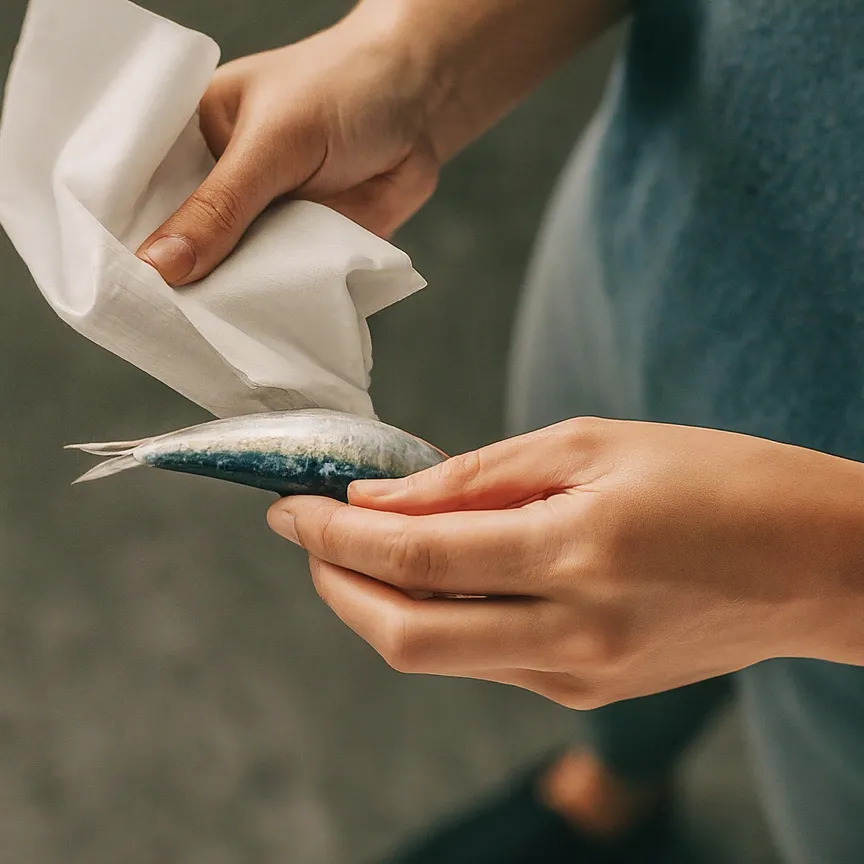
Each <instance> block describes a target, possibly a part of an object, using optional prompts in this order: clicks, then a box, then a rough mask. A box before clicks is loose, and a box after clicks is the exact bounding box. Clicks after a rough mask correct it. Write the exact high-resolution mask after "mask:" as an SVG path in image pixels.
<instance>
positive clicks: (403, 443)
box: [66, 410, 447, 501]
mask: <svg viewBox="0 0 864 864" xmlns="http://www.w3.org/2000/svg"><path fill="white" fill-rule="evenodd" d="M66 449H68V450H82V451H84V452H85V453H92V454H93V455H96V456H109V457H112V458H110V459H108V460H106V461H105V462H102V463H100V464H99V465H97V466H96V467H95V468H92V469H91V470H90V471H88V472H87V473H86V474H83V475H82V476H81V477H79V478H78V479H77V480H76V481H75V483H84V482H87V481H89V480H99V479H101V478H103V477H110V476H111V475H113V474H119V473H120V472H121V471H126V470H128V469H130V468H136V467H138V466H139V465H148V466H150V467H153V468H162V469H164V470H167V471H179V472H182V473H185V474H199V475H202V476H205V477H214V478H216V479H219V480H227V481H228V482H231V483H239V484H241V485H244V486H253V487H255V488H258V489H265V490H267V491H270V492H275V493H276V494H278V495H283V496H284V495H322V496H325V497H328V498H335V499H337V500H340V501H346V500H347V497H348V486H349V484H350V483H351V482H352V481H354V480H367V479H385V478H396V477H406V476H408V475H409V474H415V473H416V472H418V471H422V470H424V469H425V468H431V467H432V466H433V465H436V464H438V463H439V462H443V461H444V460H445V459H446V458H447V456H446V455H445V454H444V453H442V452H441V451H440V450H439V449H438V448H437V447H433V446H432V445H431V444H427V443H426V442H425V441H421V440H420V439H419V438H416V437H414V436H413V435H410V434H409V433H408V432H404V431H402V430H401V429H396V428H395V427H393V426H388V425H387V424H385V423H381V422H379V421H377V420H370V419H367V418H364V417H355V416H353V415H350V414H343V413H341V412H338V411H325V410H301V411H277V412H273V413H267V414H249V415H245V416H242V417H235V418H232V419H228V420H213V421H210V422H209V423H202V424H200V425H198V426H191V427H189V428H187V429H180V430H178V431H176V432H169V433H167V434H165V435H156V436H154V437H152V438H143V439H141V440H140V441H115V442H111V443H104V444H70V445H68V446H67V448H66Z"/></svg>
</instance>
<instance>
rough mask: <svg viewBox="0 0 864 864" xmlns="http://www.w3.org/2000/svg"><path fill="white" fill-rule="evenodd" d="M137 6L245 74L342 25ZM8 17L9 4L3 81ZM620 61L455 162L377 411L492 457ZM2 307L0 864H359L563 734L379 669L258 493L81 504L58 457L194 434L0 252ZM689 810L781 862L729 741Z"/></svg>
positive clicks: (165, 484) (279, 13)
mask: <svg viewBox="0 0 864 864" xmlns="http://www.w3.org/2000/svg"><path fill="white" fill-rule="evenodd" d="M146 5H148V6H150V7H151V8H153V9H154V10H156V11H158V12H162V13H164V14H169V15H171V16H172V17H174V18H175V19H178V20H181V21H182V22H183V23H186V24H189V25H191V26H194V27H197V28H199V29H203V30H206V31H207V32H209V33H210V34H212V35H213V36H214V37H216V39H217V40H218V41H219V42H220V43H221V44H222V45H223V46H224V49H225V55H226V57H232V56H236V55H238V54H241V53H247V52H250V51H254V50H258V49H262V48H265V47H270V46H272V45H275V44H277V43H279V42H282V41H289V40H292V39H294V38H297V37H299V36H301V35H303V34H305V33H308V32H310V31H311V30H313V29H315V28H317V27H320V26H322V25H325V24H327V23H328V22H330V21H332V20H333V19H334V18H335V16H337V15H338V14H339V13H340V12H342V11H344V10H345V9H346V8H347V6H348V5H349V3H348V2H347V0H326V2H325V0H294V2H292V3H284V2H277V0H257V2H256V0H246V2H239V0H227V2H222V3H219V4H212V3H210V2H204V0H150V2H148V3H146ZM23 8H24V2H23V0H4V2H3V4H2V5H0V67H2V69H3V74H4V75H5V69H6V68H7V67H8V62H9V60H10V57H11V52H12V48H13V45H14V42H15V39H16V37H17V33H18V27H19V23H20V19H21V16H22V14H23ZM82 50H93V48H92V46H83V45H82ZM611 50H612V43H610V44H608V45H602V46H599V47H598V48H597V49H595V50H593V51H592V52H589V54H588V55H587V56H586V57H585V58H584V59H582V60H581V61H580V62H578V63H575V64H574V65H572V66H571V67H570V68H569V69H567V70H565V71H564V72H563V73H562V74H561V75H559V76H557V77H556V79H555V80H554V81H552V82H550V83H549V84H548V85H547V86H546V87H544V89H543V90H542V91H541V92H540V93H538V94H537V95H536V97H535V98H533V99H532V100H531V101H530V102H529V103H528V104H527V105H525V106H524V107H523V108H522V109H521V110H519V111H518V112H517V113H516V114H515V115H513V116H512V117H510V118H509V119H508V120H507V121H506V122H505V123H504V124H502V126H501V127H500V128H499V129H498V130H497V131H496V132H495V133H494V134H492V135H490V136H489V137H488V138H487V139H485V140H484V141H483V142H481V143H480V144H479V145H477V146H476V147H474V148H473V149H472V150H470V151H468V152H467V153H465V154H464V155H462V156H461V157H460V158H459V159H458V160H457V161H456V162H455V164H453V165H452V167H450V168H449V169H448V170H447V172H446V173H445V176H444V178H443V182H442V185H441V189H440V191H439V193H438V195H437V198H436V199H435V201H434V202H433V203H432V204H431V205H430V206H429V207H428V208H427V209H426V210H425V211H424V212H423V213H422V214H421V215H420V216H419V217H417V218H416V219H415V220H414V221H413V223H412V224H411V225H410V226H409V227H408V228H407V229H406V230H404V232H403V233H402V234H401V236H400V238H399V242H400V244H401V245H402V246H404V247H405V248H406V249H407V250H408V251H409V252H410V253H411V254H412V256H413V257H414V259H415V261H416V264H417V266H418V268H419V269H420V270H421V271H422V272H423V273H424V274H425V275H426V276H427V278H428V279H429V281H430V287H429V288H428V290H426V291H425V292H423V293H422V294H421V295H419V296H417V297H415V298H412V299H410V300H409V301H407V302H405V303H404V304H402V305H400V306H399V307H397V308H395V309H393V310H389V311H387V312H385V313H382V314H381V315H380V316H379V317H378V318H377V319H376V320H374V322H373V332H374V337H375V340H376V341H375V347H376V373H375V385H374V391H375V396H376V400H377V407H378V409H379V411H380V413H381V415H382V416H383V417H385V418H386V419H388V420H390V421H392V422H395V423H397V424H400V425H403V426H405V427H407V428H409V429H412V430H414V431H416V432H418V433H420V434H422V435H424V436H426V437H428V438H430V439H431V440H434V441H436V442H437V443H439V444H440V445H441V446H443V447H444V448H445V449H448V450H450V451H451V452H455V451H459V450H464V449H467V448H470V447H473V446H476V445H479V444H482V443H485V442H487V441H490V440H492V439H495V438H496V437H498V436H499V435H500V419H499V418H500V415H501V400H502V381H503V360H504V357H505V351H506V346H507V341H508V333H509V326H510V320H511V316H512V309H513V305H514V300H515V298H516V295H517V291H518V288H519V283H520V279H521V275H522V272H523V269H524V265H525V260H526V256H527V254H528V251H529V248H530V243H531V239H532V236H533V233H534V231H535V229H536V225H537V222H538V219H539V217H540V214H541V210H542V206H543V202H544V200H545V198H546V195H547V193H548V192H549V190H550V187H551V184H552V183H553V180H554V177H555V174H556V172H557V170H558V168H559V166H560V164H561V162H562V160H563V158H564V156H565V154H566V153H567V151H568V149H569V148H570V146H571V144H572V142H573V140H574V139H575V137H576V136H577V135H578V133H579V130H580V128H581V127H582V126H583V124H584V122H585V120H586V118H587V117H588V115H589V113H590V111H591V109H592V106H593V105H594V104H595V101H596V98H597V95H598V90H599V87H600V85H601V83H602V78H603V74H604V70H605V68H606V63H607V60H608V58H609V55H610V52H611ZM0 284H2V294H0V309H2V313H0V358H2V359H0V405H2V412H3V414H2V417H3V420H2V424H0V438H2V454H3V458H2V468H0V503H2V518H0V597H2V603H0V862H2V864H25V862H26V864H55V862H57V864H59V862H65V864H76V862H81V864H85V862H86V864H139V862H141V864H144V862H147V864H152V862H154V861H166V862H169V861H170V862H177V864H204V862H206V864H222V862H226V864H228V862H231V864H234V862H270V861H274V862H275V861H284V862H290V864H361V862H366V861H374V860H376V856H380V855H381V854H382V853H383V851H384V850H386V849H388V848H390V847H391V846H392V845H393V844H394V843H395V842H398V841H399V840H400V839H401V838H403V837H405V836H406V835H408V834H410V833H411V832H412V831H413V830H415V829H416V828H418V827H419V826H421V825H423V824H424V823H426V822H427V821H428V820H430V819H432V818H433V817H436V816H438V815H440V814H442V813H444V812H446V811H449V810H450V809H451V808H452V807H454V806H457V805H459V804H461V803H464V802H467V801H470V800H471V799H472V798H473V797H474V796H475V795H476V794H477V793H479V792H480V791H482V790H484V789H486V788H489V787H490V786H491V785H492V784H494V783H495V782H497V781H498V780H500V779H502V778H504V777H505V775H507V774H508V772H509V771H511V770H512V769H513V768H514V767H516V766H517V765H520V764H522V763H523V762H524V761H525V760H526V759H529V758H531V757H532V756H534V755H535V754H538V753H540V752H545V751H546V750H547V749H548V748H549V747H550V746H553V745H554V744H556V743H558V742H563V741H564V740H566V739H567V738H568V737H570V736H571V735H573V734H574V717H573V715H571V714H570V713H569V712H567V711H565V710H563V709H561V708H559V707H557V706H554V705H552V704H549V703H547V702H544V701H543V700H541V699H539V698H535V697H533V696H532V695H530V694H526V693H522V692H517V691H515V690H509V689H505V688H501V687H496V686H493V685H484V684H480V683H473V682H464V681H462V682H460V681H450V680H438V679H434V678H409V677H401V676H398V675H397V674H396V673H394V672H392V671H390V670H389V669H388V668H387V667H386V666H385V665H384V664H383V663H382V662H381V661H379V659H378V658H377V656H375V655H374V654H373V652H372V651H371V650H370V649H368V648H367V647H366V646H365V645H364V644H362V643H361V642H360V641H359V640H357V639H356V638H355V637H354V636H353V634H351V633H350V632H348V631H346V630H345V629H344V628H343V626H342V625H341V624H340V623H339V622H338V621H337V620H336V619H335V618H334V617H333V616H332V615H331V614H330V613H329V611H328V610H327V609H326V608H325V607H323V605H322V604H321V603H320V602H319V601H318V599H317V597H316V596H315V593H314V591H313V589H312V587H311V585H310V582H309V579H308V574H307V571H306V568H305V564H304V560H303V558H302V557H301V555H300V554H298V552H297V551H296V550H294V549H293V548H288V547H287V545H286V544H284V543H282V542H281V541H279V540H278V539H277V538H275V537H273V536H272V535H271V534H270V533H269V532H268V530H267V529H266V527H265V524H264V519H263V516H264V510H265V507H266V505H267V503H268V501H269V498H267V497H266V496H265V497H261V496H260V495H259V494H256V493H254V492H250V491H246V490H242V489H236V488H232V487H230V486H227V485H225V486H223V485H220V484H216V483H211V482H209V481H204V480H194V479H191V478H182V477H173V476H170V475H160V476H155V475H150V474H142V475H131V476H129V477H128V478H125V479H124V481H123V482H122V483H121V482H119V481H118V482H115V483H106V484H105V485H104V486H103V485H95V486H93V487H85V488H76V489H75V490H72V489H70V488H69V486H68V482H69V480H70V479H71V478H72V477H73V476H74V474H75V472H76V471H78V469H79V468H80V467H81V461H80V460H78V459H76V458H75V457H73V456H71V455H69V454H66V453H64V452H63V451H62V450H61V449H60V446H61V444H63V443H65V442H67V441H75V440H82V439H93V438H97V439H98V438H106V439H111V438H126V437H137V436H139V435H141V434H147V433H150V432H153V431H158V430H163V429H169V428H172V427H175V426H178V425H180V424H182V423H188V422H195V421H198V420H200V419H204V416H205V415H204V414H203V413H202V412H201V411H200V410H198V409H197V408H195V407H194V406H192V405H190V404H188V403H186V402H185V401H184V400H183V399H182V398H180V397H179V396H177V395H176V394H173V393H171V392H169V391H168V390H167V389H166V388H165V387H163V386H162V385H161V384H158V383H157V382H155V381H152V380H150V379H148V378H147V377H146V376H145V375H144V374H142V373H140V372H138V371H137V370H135V369H133V368H130V367H129V366H127V365H126V364H124V363H123V362H121V361H120V360H117V359H115V358H113V357H112V356H110V355H108V354H106V353H105V352H103V351H101V350H100V349H98V348H96V347H94V346H92V345H90V344H89V343H87V342H86V341H84V340H83V339H81V338H80V337H78V336H77V335H76V334H75V333H73V332H72V331H71V330H69V329H68V328H66V327H65V326H64V325H62V324H61V323H60V322H59V320H57V319H56V318H55V317H54V315H53V313H52V312H51V311H50V310H49V308H48V306H47V305H46V304H45V303H44V301H43V300H42V299H41V297H40V296H39V294H38V292H37V291H36V289H35V288H34V287H33V284H32V282H31V281H30V278H29V276H28V274H27V272H26V270H25V268H24V267H23V265H22V264H21V262H20V261H19V260H18V258H17V257H16V255H15V254H14V252H13V250H12V248H11V245H10V244H9V243H8V241H7V240H6V238H5V237H0ZM686 792H687V801H688V810H689V812H690V813H691V816H692V818H693V820H694V821H695V823H696V824H697V825H699V826H702V827H704V828H705V831H706V832H707V837H708V839H707V845H708V846H710V847H712V848H714V849H715V850H717V851H718V852H719V854H720V858H721V860H723V861H727V862H734V864H757V862H764V864H768V862H771V861H773V860H774V859H773V857H772V855H771V852H770V844H769V842H768V840H767V839H766V832H765V830H764V827H763V825H762V822H761V819H760V816H759V809H758V801H757V798H756V796H755V793H754V792H753V791H752V788H751V784H750V780H749V778H748V773H747V767H746V760H745V758H744V755H743V749H742V745H741V743H740V737H739V734H738V730H737V726H736V723H735V719H734V717H732V716H730V717H728V718H726V719H725V720H724V721H723V722H722V723H721V724H720V725H719V727H718V728H717V729H716V730H715V731H714V732H712V733H711V734H710V735H709V736H708V737H707V739H706V740H705V741H704V742H703V743H702V744H701V745H700V746H699V748H698V749H697V751H696V752H695V754H694V758H693V759H692V760H691V763H690V764H689V766H688V769H687V787H686Z"/></svg>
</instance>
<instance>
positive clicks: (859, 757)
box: [509, 0, 864, 864]
mask: <svg viewBox="0 0 864 864" xmlns="http://www.w3.org/2000/svg"><path fill="white" fill-rule="evenodd" d="M509 412H510V413H509V423H510V427H511V431H513V432H519V431H524V430H527V429H530V428H537V427H539V426H543V425H547V424H549V423H552V422H555V421H557V420H559V419H563V418H565V417H569V416H575V415H578V414H599V415H604V416H613V417H622V418H633V419H647V420H659V421H671V422H680V423H687V424H697V425H703V426H710V427H714V428H721V429H729V430H735V431H741V432H745V433H749V434H754V435H760V436H764V437H767V438H772V439H774V440H778V441H785V442H791V443H795V444H799V445H803V446H807V447H812V448H815V449H820V450H824V451H827V452H830V453H835V454H839V455H843V456H847V457H850V458H856V459H861V460H864V3H861V2H853V0H647V2H641V3H639V4H638V6H637V10H636V13H635V17H634V20H633V24H632V29H631V34H630V39H629V44H628V46H627V49H626V52H625V55H624V57H623V58H622V61H621V64H620V66H619V68H618V69H617V71H616V74H615V76H614V77H613V80H612V82H611V85H610V88H609V92H608V94H607V97H606V100H605V103H604V105H603V107H602V110H601V112H600V114H599V115H598V117H597V120H596V122H595V124H594V127H593V128H592V129H591V130H590V132H589V134H588V135H587V137H586V140H585V141H584V142H583V144H582V145H581V147H580V148H579V149H578V151H577V152H576V153H575V154H574V157H573V159H572V160H571V163H570V165H569V166H568V168H567V170H566V171H565V173H564V176H563V177H562V180H561V183H560V185H559V188H558V190H557V192H556V196H555V199H554V201H553V202H552V204H551V206H550V209H549V213H548V215H547V219H546V223H545V225H544V228H543V231H542V233H541V236H540V239H539V242H538V245H537V250H536V254H535V257H534V260H533V263H532V267H531V271H530V274H529V278H528V286H527V290H526V292H525V297H524V301H523V304H522V308H521V311H520V314H519V316H518V323H517V330H516V338H515V347H514V354H513V365H512V376H511V390H510V404H509ZM801 481H802V482H804V483H806V482H807V478H806V477H802V478H801ZM862 506H864V502H862ZM753 578H754V579H758V578H759V574H758V573H754V574H753ZM862 626H864V622H862ZM728 684H729V685H731V689H732V690H733V691H734V692H736V693H737V694H738V696H739V697H740V699H741V704H742V706H743V709H744V712H745V717H746V722H747V728H748V732H749V735H750V738H751V742H752V747H753V753H754V759H755V762H756V765H757V768H758V776H759V778H760V781H761V783H762V788H763V791H764V797H765V804H766V810H767V813H768V815H769V817H770V821H771V824H772V825H773V826H774V829H775V834H776V837H777V841H778V845H779V847H780V848H781V850H782V852H783V854H784V855H785V857H786V860H788V862H790V864H815V862H819V864H852V862H864V824H862V819H861V817H862V815H864V669H861V668H853V667H848V666H839V665H834V664H828V663H819V662H812V661H794V660H777V661H772V662H768V663H763V664H760V665H759V666H756V667H753V668H751V669H748V670H746V671H744V672H742V673H739V674H738V675H736V676H733V678H732V679H730V681H729V682H728ZM724 690H725V687H724V685H723V683H722V682H718V683H717V686H713V685H711V686H703V687H701V688H695V689H694V688H685V689H684V690H682V691H677V692H676V693H672V694H665V695H664V696H662V697H652V698H651V699H648V700H635V701H634V702H629V703H620V704H618V705H614V706H611V707H609V708H606V709H602V710H600V711H597V712H592V714H591V715H590V716H589V725H590V726H591V727H592V730H591V737H592V739H593V741H594V743H595V746H596V747H597V749H598V750H599V751H600V752H601V754H602V755H603V756H604V757H605V758H606V759H607V760H608V761H610V762H611V763H612V764H614V765H615V766H616V767H617V768H618V770H620V771H622V772H625V773H626V772H627V771H628V770H629V771H631V772H632V773H640V772H644V771H648V770H651V771H655V770H660V769H663V768H664V767H669V766H670V765H671V764H672V763H673V762H674V760H675V759H676V758H677V757H678V756H679V754H680V753H681V752H682V750H683V749H684V748H685V747H686V745H687V744H688V743H689V741H690V740H691V738H692V737H693V736H695V735H696V734H697V733H698V731H699V730H700V729H701V728H702V726H703V725H704V723H705V722H706V721H707V720H708V719H710V716H711V714H712V713H713V712H714V711H716V710H717V707H718V705H719V704H720V703H721V702H722V699H721V698H720V696H722V693H723V691H724ZM646 754H647V755H646Z"/></svg>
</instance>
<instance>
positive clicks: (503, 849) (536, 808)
mask: <svg viewBox="0 0 864 864" xmlns="http://www.w3.org/2000/svg"><path fill="white" fill-rule="evenodd" d="M551 764H552V763H551V762H548V761H547V762H544V763H543V764H542V765H538V766H535V767H534V768H533V769H532V770H531V771H529V772H528V773H527V774H525V775H523V777H522V778H521V779H520V780H519V781H517V783H515V784H514V785H513V786H512V787H510V788H509V789H507V790H505V791H504V792H503V793H499V795H498V796H497V797H495V798H493V799H492V800H490V801H488V802H487V803H485V804H484V805H481V806H480V807H478V808H477V809H476V810H474V811H473V812H470V813H468V815H467V816H465V817H464V818H462V819H458V820H455V821H453V822H451V823H450V824H449V825H445V826H444V827H443V828H440V829H439V830H437V831H435V832H433V833H430V834H429V835H427V836H426V837H425V838H420V839H419V840H418V842H416V843H415V845H414V846H412V847H409V848H408V849H405V850H402V852H401V853H399V854H397V855H395V856H394V857H392V858H389V859H387V861H386V864H661V862H662V864H666V862H668V861H671V860H672V859H673V850H674V842H673V834H674V832H673V830H672V818H671V808H670V807H664V808H663V809H662V810H660V811H659V812H655V813H653V814H652V815H651V816H650V817H648V818H646V819H645V821H644V822H642V823H640V824H639V825H637V826H635V827H634V828H633V829H631V830H630V831H629V832H628V833H627V835H626V836H624V837H621V838H616V839H614V840H609V841H604V840H598V839H597V838H594V837H592V836H590V835H588V834H586V833H584V832H581V831H580V830H579V829H578V828H577V827H576V826H575V825H573V824H572V823H571V822H569V821H567V820H566V819H564V818H563V817H562V816H559V815H558V814H557V813H555V812H554V811H553V810H550V809H549V808H548V807H546V806H545V805H544V804H543V802H542V801H541V800H540V799H539V798H538V796H537V787H538V785H539V783H540V781H541V780H542V778H543V777H544V776H545V774H546V771H547V770H548V769H549V767H550V765H551Z"/></svg>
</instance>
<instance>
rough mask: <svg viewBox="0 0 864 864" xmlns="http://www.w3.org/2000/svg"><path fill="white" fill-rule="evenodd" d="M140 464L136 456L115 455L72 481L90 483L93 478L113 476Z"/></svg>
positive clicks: (99, 478)
mask: <svg viewBox="0 0 864 864" xmlns="http://www.w3.org/2000/svg"><path fill="white" fill-rule="evenodd" d="M140 466H141V463H140V462H139V461H138V460H137V459H136V458H135V457H134V456H129V455H128V454H125V455H120V456H115V457H114V458H113V459H108V460H106V461H105V462H100V463H99V464H98V465H97V466H96V467H95V468H91V469H90V470H89V471H88V472H87V473H86V474H82V475H81V476H80V477H79V478H78V479H77V480H74V481H73V482H72V485H73V486H75V485H76V484H78V483H88V482H89V481H91V480H101V479H102V478H103V477H111V476H112V475H114V474H119V473H120V472H121V471H128V470H130V469H131V468H139V467H140Z"/></svg>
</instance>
